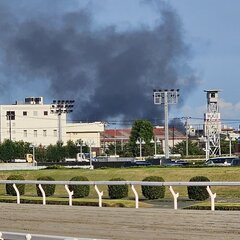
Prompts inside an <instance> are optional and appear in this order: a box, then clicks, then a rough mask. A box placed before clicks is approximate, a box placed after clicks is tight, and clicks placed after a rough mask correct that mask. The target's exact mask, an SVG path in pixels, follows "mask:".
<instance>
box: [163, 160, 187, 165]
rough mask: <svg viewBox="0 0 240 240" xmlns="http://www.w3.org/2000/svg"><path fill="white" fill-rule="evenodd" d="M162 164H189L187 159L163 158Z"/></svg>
mask: <svg viewBox="0 0 240 240" xmlns="http://www.w3.org/2000/svg"><path fill="white" fill-rule="evenodd" d="M161 165H163V166H185V165H188V162H187V161H185V160H172V159H162V160H161Z"/></svg>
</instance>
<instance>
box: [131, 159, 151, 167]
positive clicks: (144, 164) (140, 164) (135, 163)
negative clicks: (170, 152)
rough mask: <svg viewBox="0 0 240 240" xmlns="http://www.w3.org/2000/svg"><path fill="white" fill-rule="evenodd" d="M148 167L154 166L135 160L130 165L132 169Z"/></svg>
mask: <svg viewBox="0 0 240 240" xmlns="http://www.w3.org/2000/svg"><path fill="white" fill-rule="evenodd" d="M146 166H152V164H151V163H150V162H148V161H145V160H135V161H132V162H131V164H130V167H146Z"/></svg>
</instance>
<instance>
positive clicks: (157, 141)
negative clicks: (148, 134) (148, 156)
mask: <svg viewBox="0 0 240 240" xmlns="http://www.w3.org/2000/svg"><path fill="white" fill-rule="evenodd" d="M150 143H154V156H156V155H157V143H159V144H160V140H159V138H156V137H154V140H153V139H152V140H151V141H150Z"/></svg>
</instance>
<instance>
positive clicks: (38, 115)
mask: <svg viewBox="0 0 240 240" xmlns="http://www.w3.org/2000/svg"><path fill="white" fill-rule="evenodd" d="M54 107H55V109H54ZM53 110H56V106H54V105H53V104H44V103H43V97H37V98H36V97H28V98H25V101H24V102H23V103H20V102H16V103H15V104H12V105H10V104H9V105H0V142H3V141H4V140H5V139H11V140H12V141H20V140H22V141H24V142H29V143H33V144H35V145H40V144H41V145H44V146H47V145H50V144H56V143H57V142H58V141H59V140H60V139H61V140H62V141H63V143H64V144H66V142H67V141H68V140H72V141H74V142H75V141H76V140H78V139H82V140H83V141H86V142H87V143H91V144H92V147H96V148H99V147H100V132H103V131H104V124H103V123H100V122H96V123H67V117H66V115H67V113H66V111H64V110H63V111H61V112H60V114H58V113H57V111H53Z"/></svg>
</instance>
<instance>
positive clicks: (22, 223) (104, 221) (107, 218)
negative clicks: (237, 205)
mask: <svg viewBox="0 0 240 240" xmlns="http://www.w3.org/2000/svg"><path fill="white" fill-rule="evenodd" d="M239 224H240V212H236V211H215V212H211V211H192V210H177V211H176V210H172V209H158V208H150V209H149V208H148V209H146V208H145V209H134V208H131V209H129V208H128V209H127V208H98V207H80V206H72V207H70V206H56V205H55V206H53V205H46V206H43V205H28V204H21V205H17V204H7V203H1V204H0V231H8V232H23V233H32V234H33V233H34V234H48V235H58V236H70V237H81V238H84V237H86V238H101V239H124V240H127V239H133V240H134V239H138V240H139V239H144V240H145V239H151V240H152V239H164V240H168V239H171V240H174V239H182V240H186V239H188V240H190V239H194V240H195V239H201V240H203V239H204V240H205V239H206V240H211V239H216V240H228V239H229V240H230V239H231V240H234V239H240V228H239Z"/></svg>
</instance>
